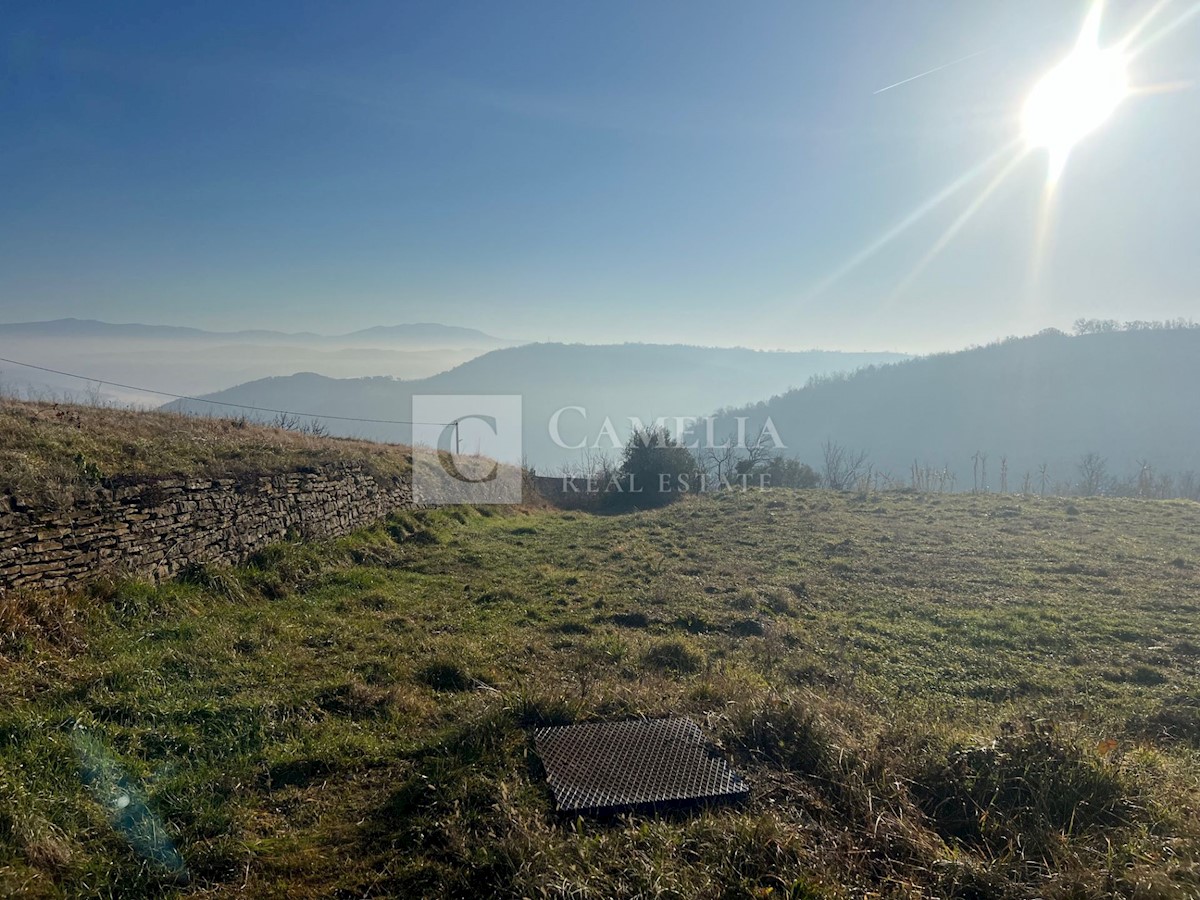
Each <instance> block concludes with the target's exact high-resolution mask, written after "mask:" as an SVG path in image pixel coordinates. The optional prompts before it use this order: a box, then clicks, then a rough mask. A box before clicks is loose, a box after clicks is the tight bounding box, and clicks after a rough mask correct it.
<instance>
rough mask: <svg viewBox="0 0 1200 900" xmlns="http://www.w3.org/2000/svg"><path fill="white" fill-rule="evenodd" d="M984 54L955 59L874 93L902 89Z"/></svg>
mask: <svg viewBox="0 0 1200 900" xmlns="http://www.w3.org/2000/svg"><path fill="white" fill-rule="evenodd" d="M982 52H983V51H982V50H976V51H975V52H974V53H972V54H970V55H969V56H964V57H963V58H962V59H955V60H952V61H951V62H948V63H943V64H942V65H940V66H937V67H936V68H933V69H930V70H929V71H928V72H922V73H921V74H919V75H913V76H912V77H911V78H905V79H904V80H903V81H897V82H896V83H895V84H889V85H888V86H887V87H881V88H880V89H879V90H877V91H874V92H873V93H875V94H882V93H883V92H884V91H890V90H891V89H892V88H894V87H900V85H902V84H908V83H909V82H910V81H916V80H917V79H918V78H924V77H925V76H926V75H932V74H933V73H934V72H940V71H942V69H948V68H950V67H951V66H957V65H958V64H959V63H960V62H966V61H967V60H968V59H974V58H975V57H976V56H978V55H979V54H981V53H982Z"/></svg>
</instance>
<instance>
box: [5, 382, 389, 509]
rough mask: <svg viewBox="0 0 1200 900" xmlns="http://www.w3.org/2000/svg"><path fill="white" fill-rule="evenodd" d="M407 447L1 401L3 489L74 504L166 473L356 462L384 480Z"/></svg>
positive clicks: (247, 425) (232, 422)
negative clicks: (121, 483)
mask: <svg viewBox="0 0 1200 900" xmlns="http://www.w3.org/2000/svg"><path fill="white" fill-rule="evenodd" d="M409 457H410V452H409V450H408V448H407V447H397V446H392V445H388V444H378V443H372V442H370V441H357V440H351V439H348V438H333V437H325V436H319V435H314V434H306V433H301V432H297V431H292V430H288V429H286V428H275V427H270V426H266V425H260V424H255V423H253V422H250V421H248V420H246V419H219V418H204V417H201V416H185V415H181V414H178V413H169V412H146V411H140V410H132V409H121V408H117V407H107V406H87V405H85V404H71V403H35V402H32V401H24V400H15V399H12V398H9V397H0V492H4V493H9V494H13V495H15V496H16V497H18V498H20V499H21V500H22V501H24V502H26V503H29V504H31V505H35V506H50V507H54V506H69V505H70V504H71V503H73V502H74V501H75V500H77V499H78V498H79V497H81V496H86V495H87V494H88V493H89V492H90V491H92V489H93V488H95V487H96V486H97V485H99V484H103V483H105V482H107V481H108V480H109V479H112V478H117V479H123V480H126V481H130V480H145V479H153V478H158V477H162V476H193V477H204V478H231V477H238V476H243V475H249V476H253V477H259V476H262V475H271V474H274V473H277V472H292V471H296V470H298V469H303V468H306V467H311V466H328V465H331V464H351V465H355V466H358V467H359V468H361V469H363V470H364V471H367V472H370V473H371V474H372V475H374V476H375V477H376V478H378V479H379V480H381V481H385V482H387V481H390V480H392V479H395V478H399V477H401V476H402V475H404V474H406V473H407V472H408V468H409Z"/></svg>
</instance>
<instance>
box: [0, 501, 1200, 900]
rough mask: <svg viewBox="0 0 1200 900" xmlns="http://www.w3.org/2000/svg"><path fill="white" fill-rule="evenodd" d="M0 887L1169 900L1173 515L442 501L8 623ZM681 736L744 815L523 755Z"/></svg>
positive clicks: (1177, 609)
mask: <svg viewBox="0 0 1200 900" xmlns="http://www.w3.org/2000/svg"><path fill="white" fill-rule="evenodd" d="M0 602H2V603H3V604H4V606H3V608H2V610H0V611H2V612H3V615H2V616H0V893H3V892H5V891H14V892H27V893H29V894H32V895H35V896H36V895H48V896H53V895H58V894H64V895H101V896H104V895H129V894H143V893H148V894H158V893H162V894H173V893H180V894H184V895H190V896H210V895H211V896H224V895H239V894H247V895H253V896H280V897H284V896H287V897H297V896H299V897H303V896H313V897H315V896H331V895H332V896H345V897H352V896H353V897H358V896H376V895H378V896H413V897H418V896H460V897H481V896H493V895H496V896H511V897H521V896H529V897H538V896H546V897H596V898H603V897H617V896H626V897H633V896H638V897H680V898H683V897H788V896H791V897H830V898H834V897H875V896H880V897H884V896H887V897H893V896H894V897H908V896H928V897H947V898H948V897H962V898H983V897H1064V898H1065V897H1071V898H1085V897H1104V896H1114V895H1115V896H1128V897H1138V898H1156V897H1196V896H1200V823H1198V822H1197V817H1196V809H1197V807H1198V801H1200V670H1198V666H1200V635H1198V634H1197V626H1198V625H1200V506H1198V505H1197V504H1194V503H1190V502H1186V501H1180V502H1171V501H1153V502H1151V501H1147V502H1139V501H1106V500H1073V501H1069V500H1059V499H1047V500H1038V499H1030V498H1016V497H1000V496H967V495H956V496H949V495H948V496H926V495H917V494H906V493H887V494H872V495H861V496H856V495H837V494H832V493H826V492H819V491H805V492H786V491H774V492H768V493H751V494H745V495H739V494H728V495H723V496H720V497H711V498H705V499H689V500H686V501H684V502H681V503H679V504H676V505H674V506H672V507H669V508H666V509H661V510H657V511H654V512H647V513H632V514H628V515H613V516H596V515H589V514H585V513H564V512H557V511H551V510H547V511H528V510H512V511H501V512H497V511H490V510H473V509H449V510H438V511H431V512H426V513H419V514H418V513H414V514H409V515H405V516H401V517H396V518H394V519H392V520H391V521H389V522H387V523H383V524H381V525H380V526H379V527H377V528H375V529H372V530H368V531H364V532H360V533H358V534H355V535H352V536H350V537H347V538H343V539H340V540H337V541H333V542H329V543H325V544H310V545H283V546H279V547H276V548H273V549H271V550H270V551H268V552H265V553H263V554H261V555H260V556H259V557H258V558H257V559H256V560H254V561H253V563H252V564H249V565H247V566H245V567H243V568H241V569H238V570H233V571H220V570H210V569H205V568H202V567H196V568H194V569H193V570H190V571H189V572H188V574H187V576H186V577H185V578H184V579H181V580H180V581H178V582H176V583H171V584H166V585H163V586H160V587H157V588H154V587H150V586H147V585H143V584H138V583H133V582H101V583H97V584H95V585H93V586H91V587H90V588H89V589H88V590H87V591H81V592H80V593H79V594H78V595H77V596H74V597H70V598H60V599H53V598H38V597H32V596H28V597H23V598H22V597H9V598H7V599H6V600H3V601H0ZM664 714H682V715H689V716H692V717H694V718H695V719H696V720H697V721H700V722H701V723H702V724H704V726H705V727H706V728H707V730H708V731H709V733H710V734H711V735H712V736H713V738H714V740H715V741H716V742H717V743H718V744H719V745H720V746H721V747H722V748H723V750H724V751H725V752H726V753H727V754H728V755H729V756H730V757H731V758H732V759H733V760H734V762H735V764H736V765H737V766H738V768H739V769H740V770H741V771H743V772H744V773H745V774H746V775H747V776H748V777H749V779H750V780H751V782H752V792H751V797H750V799H749V800H748V801H747V802H746V803H745V804H744V805H741V806H733V807H720V808H712V809H708V810H702V811H698V812H692V813H680V812H674V813H670V814H662V815H623V816H618V817H615V818H609V819H580V818H561V817H558V816H556V815H555V814H554V813H553V811H552V802H551V799H550V796H549V794H548V792H547V790H546V788H545V787H544V784H543V782H542V779H541V773H540V770H539V764H538V762H537V759H536V757H535V756H534V754H533V753H532V750H531V743H530V737H529V729H530V728H531V727H532V726H534V725H536V724H539V723H565V722H572V721H586V720H596V719H609V718H620V717H627V716H639V715H648V716H656V715H664Z"/></svg>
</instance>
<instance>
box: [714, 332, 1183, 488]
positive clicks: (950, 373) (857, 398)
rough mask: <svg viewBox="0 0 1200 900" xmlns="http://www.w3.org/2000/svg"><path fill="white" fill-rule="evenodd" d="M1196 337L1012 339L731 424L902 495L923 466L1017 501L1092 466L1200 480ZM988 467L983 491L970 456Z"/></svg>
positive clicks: (800, 395)
mask: <svg viewBox="0 0 1200 900" xmlns="http://www.w3.org/2000/svg"><path fill="white" fill-rule="evenodd" d="M1197 383H1200V329H1195V328H1172V329H1141V330H1129V331H1115V332H1111V333H1101V334H1085V335H1081V336H1075V337H1068V336H1067V335H1064V334H1062V333H1059V332H1051V333H1043V334H1039V335H1036V336H1034V337H1028V338H1019V339H1009V340H1006V341H1002V342H1000V343H997V344H992V345H990V346H986V347H978V348H974V349H970V350H964V351H962V352H959V353H949V354H942V355H938V356H930V357H923V358H920V359H914V360H910V361H906V362H902V363H898V364H896V365H889V366H882V367H875V368H870V369H866V370H862V371H858V372H856V373H853V374H850V375H847V376H844V377H835V378H826V379H818V380H816V382H815V383H813V384H810V385H809V386H807V387H804V388H802V389H799V390H794V391H789V392H787V393H784V394H782V395H779V396H776V397H773V398H772V399H771V400H769V401H766V402H761V403H757V404H754V405H748V406H743V407H740V408H736V409H730V410H727V411H725V413H724V415H723V419H724V420H725V421H726V422H728V423H729V424H730V425H731V424H732V418H733V417H734V416H747V417H749V418H750V420H751V422H752V425H753V426H757V425H760V424H761V423H762V422H763V421H764V420H765V419H766V417H768V416H769V417H770V418H771V420H772V421H773V422H774V424H775V426H776V428H777V429H778V430H779V432H780V435H781V437H782V438H783V440H784V443H785V444H786V445H787V447H788V453H790V454H794V455H797V456H799V457H800V458H802V459H804V460H806V461H808V462H810V463H812V464H813V465H814V466H818V467H819V466H820V463H821V459H822V443H823V442H825V441H827V440H828V441H833V442H836V443H837V444H840V445H843V446H845V447H847V448H850V449H852V450H855V451H863V452H865V453H866V454H867V455H868V458H869V462H870V464H872V465H873V466H874V467H875V469H876V471H879V472H890V473H891V475H892V476H894V478H895V479H897V480H898V481H899V482H901V483H905V482H907V481H908V479H909V472H910V469H911V467H912V465H913V463H914V461H916V462H917V463H918V464H919V465H920V466H922V467H925V466H928V467H931V468H936V469H942V468H945V469H947V470H948V471H949V472H950V473H951V474H952V475H953V476H954V477H955V479H956V484H957V488H958V489H960V490H962V489H964V488H965V489H968V490H969V489H971V488H972V486H973V484H974V483H976V479H977V483H978V484H979V486H980V487H983V486H984V484H985V482H986V487H987V488H989V489H991V490H997V489H1000V488H1001V465H1002V461H1005V460H1006V461H1007V488H1008V490H1010V491H1016V490H1020V489H1021V487H1022V483H1023V480H1024V478H1025V475H1026V473H1029V474H1030V477H1031V479H1032V480H1033V482H1034V484H1035V485H1037V487H1040V485H1039V484H1037V482H1038V474H1037V473H1038V470H1039V467H1040V466H1041V465H1042V464H1046V466H1047V469H1048V478H1049V486H1050V488H1053V487H1054V486H1055V485H1056V484H1058V485H1059V486H1060V487H1066V486H1068V485H1070V483H1071V482H1073V481H1076V480H1078V478H1079V472H1078V463H1079V461H1080V459H1081V457H1083V456H1084V455H1085V454H1089V453H1095V454H1098V455H1099V456H1100V457H1103V458H1105V459H1106V460H1107V469H1108V472H1109V474H1111V475H1129V474H1130V473H1133V474H1136V473H1137V472H1138V471H1139V470H1140V469H1141V465H1140V463H1139V461H1141V460H1144V461H1147V462H1148V463H1149V464H1150V465H1151V466H1152V467H1153V469H1154V471H1155V472H1157V473H1168V472H1170V473H1174V474H1176V475H1177V474H1179V473H1182V472H1186V471H1188V470H1197V471H1200V394H1198V393H1197V392H1196V391H1195V390H1193V389H1192V385H1194V384H1197ZM977 453H978V454H986V455H987V460H986V470H987V472H986V479H985V478H984V475H983V472H982V469H980V470H979V471H978V473H977V472H976V469H975V461H974V459H973V457H974V456H975V455H976V454H977Z"/></svg>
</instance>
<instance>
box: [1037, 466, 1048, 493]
mask: <svg viewBox="0 0 1200 900" xmlns="http://www.w3.org/2000/svg"><path fill="white" fill-rule="evenodd" d="M1038 478H1040V479H1041V480H1042V496H1043V497H1045V496H1046V483H1047V482H1048V481H1049V480H1050V467H1049V466H1047V465H1046V464H1045V463H1042V464H1041V465H1040V466H1038Z"/></svg>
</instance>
